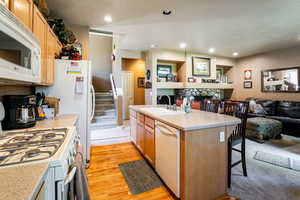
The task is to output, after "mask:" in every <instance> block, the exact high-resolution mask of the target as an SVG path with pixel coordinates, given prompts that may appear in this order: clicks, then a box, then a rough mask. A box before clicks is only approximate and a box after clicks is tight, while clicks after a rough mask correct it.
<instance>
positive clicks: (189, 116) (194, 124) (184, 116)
mask: <svg viewBox="0 0 300 200" xmlns="http://www.w3.org/2000/svg"><path fill="white" fill-rule="evenodd" d="M144 108H162V106H154V105H137V106H130V109H132V110H134V111H136V112H140V113H142V114H145V115H147V116H149V117H151V118H154V119H156V120H158V121H161V122H164V123H166V124H168V125H170V126H172V127H174V128H178V129H180V130H183V131H193V130H199V129H207V128H215V127H222V126H230V125H235V124H239V123H241V120H240V119H238V118H236V117H232V116H228V115H223V114H218V113H211V112H205V111H200V110H192V111H191V112H190V113H176V114H159V113H157V112H156V113H155V112H151V111H145V110H144ZM174 112H175V111H174Z"/></svg>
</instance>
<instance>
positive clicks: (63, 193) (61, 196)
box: [56, 167, 76, 200]
mask: <svg viewBox="0 0 300 200" xmlns="http://www.w3.org/2000/svg"><path fill="white" fill-rule="evenodd" d="M75 174H76V167H73V168H72V169H71V170H70V171H69V173H68V174H67V176H66V178H65V180H61V181H58V182H57V183H56V184H57V185H56V187H57V190H56V191H57V198H56V199H57V200H68V199H69V198H68V191H69V184H70V183H71V182H73V180H74V178H75Z"/></svg>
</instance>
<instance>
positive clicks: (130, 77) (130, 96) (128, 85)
mask: <svg viewBox="0 0 300 200" xmlns="http://www.w3.org/2000/svg"><path fill="white" fill-rule="evenodd" d="M122 88H123V119H129V106H130V105H134V73H133V72H131V71H122Z"/></svg>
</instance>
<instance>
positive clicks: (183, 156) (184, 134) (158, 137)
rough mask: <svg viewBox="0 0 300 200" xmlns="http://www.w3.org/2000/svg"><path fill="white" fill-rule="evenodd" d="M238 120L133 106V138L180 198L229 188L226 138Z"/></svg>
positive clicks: (212, 195) (208, 197)
mask: <svg viewBox="0 0 300 200" xmlns="http://www.w3.org/2000/svg"><path fill="white" fill-rule="evenodd" d="M239 123H241V121H240V119H238V118H235V117H232V116H227V115H222V114H216V113H208V112H204V111H197V110H192V112H191V113H184V112H182V111H172V110H167V109H166V108H165V107H159V106H130V125H131V138H132V141H133V143H134V144H135V145H136V147H137V148H138V149H139V151H140V152H141V153H142V154H143V155H144V157H145V158H146V159H147V160H148V161H149V163H150V164H151V165H152V166H153V168H154V169H155V170H156V172H157V173H158V175H159V176H160V177H161V178H162V180H163V181H164V182H165V183H166V185H167V186H168V187H169V188H170V189H171V191H172V192H173V193H174V194H175V195H176V196H177V197H178V198H180V199H184V200H198V199H201V200H212V199H216V198H218V197H221V196H223V195H225V194H226V193H227V141H228V138H229V136H230V135H231V133H232V131H233V130H234V128H235V127H236V125H237V124H239Z"/></svg>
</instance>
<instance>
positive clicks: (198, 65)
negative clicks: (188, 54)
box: [192, 56, 211, 76]
mask: <svg viewBox="0 0 300 200" xmlns="http://www.w3.org/2000/svg"><path fill="white" fill-rule="evenodd" d="M210 61H211V60H210V58H202V57H194V56H193V57H192V68H193V76H210Z"/></svg>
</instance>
